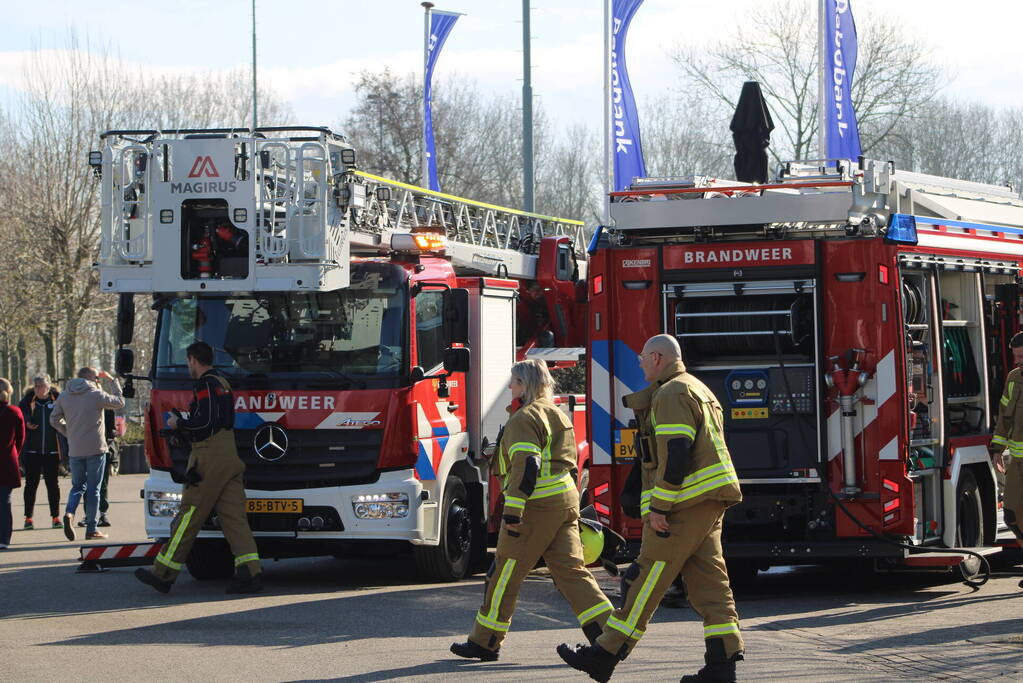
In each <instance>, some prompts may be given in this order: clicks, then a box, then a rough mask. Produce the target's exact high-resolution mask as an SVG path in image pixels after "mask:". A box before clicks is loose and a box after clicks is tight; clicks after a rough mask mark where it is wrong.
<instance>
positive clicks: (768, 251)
mask: <svg viewBox="0 0 1023 683" xmlns="http://www.w3.org/2000/svg"><path fill="white" fill-rule="evenodd" d="M791 259H792V249H789V248H788V247H771V248H755V249H713V250H706V251H687V252H685V255H684V256H683V262H684V263H735V262H737V261H789V260H791Z"/></svg>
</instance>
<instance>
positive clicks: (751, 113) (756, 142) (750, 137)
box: [729, 81, 774, 183]
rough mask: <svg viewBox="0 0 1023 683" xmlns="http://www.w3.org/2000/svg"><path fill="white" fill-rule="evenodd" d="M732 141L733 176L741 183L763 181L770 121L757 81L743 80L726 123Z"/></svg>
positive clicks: (764, 181) (772, 124) (771, 124)
mask: <svg viewBox="0 0 1023 683" xmlns="http://www.w3.org/2000/svg"><path fill="white" fill-rule="evenodd" d="M729 128H730V129H731V131H732V140H733V141H734V143H735V179H736V180H739V181H741V182H744V183H766V182H767V146H768V145H769V144H771V131H772V130H774V121H772V120H771V112H769V111H767V102H765V101H764V95H763V93H761V92H760V84H759V83H757V82H756V81H746V82H745V83H743V84H742V94H741V95H739V103H738V104H737V105H736V106H735V115H734V116H733V117H732V124H731V125H730V126H729Z"/></svg>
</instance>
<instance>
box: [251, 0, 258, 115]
mask: <svg viewBox="0 0 1023 683" xmlns="http://www.w3.org/2000/svg"><path fill="white" fill-rule="evenodd" d="M258 102H259V99H258V96H257V90H256V0H252V131H253V132H255V130H256V128H258V127H259V106H258Z"/></svg>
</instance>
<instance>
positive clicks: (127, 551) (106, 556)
mask: <svg viewBox="0 0 1023 683" xmlns="http://www.w3.org/2000/svg"><path fill="white" fill-rule="evenodd" d="M162 547H163V543H162V542H155V543H119V544H116V545H83V546H81V547H79V548H78V552H79V558H78V559H80V560H81V562H82V564H80V565H79V566H78V572H79V573H88V572H104V571H106V570H107V569H109V568H110V567H141V566H145V565H150V564H153V558H155V557H156V555H157V553H159V552H160V548H162Z"/></svg>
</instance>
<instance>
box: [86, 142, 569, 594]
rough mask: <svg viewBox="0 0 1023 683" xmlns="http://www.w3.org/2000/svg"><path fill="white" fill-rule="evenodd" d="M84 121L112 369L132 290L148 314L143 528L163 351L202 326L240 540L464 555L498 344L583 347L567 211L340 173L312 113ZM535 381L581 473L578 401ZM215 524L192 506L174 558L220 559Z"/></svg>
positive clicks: (315, 548) (341, 153)
mask: <svg viewBox="0 0 1023 683" xmlns="http://www.w3.org/2000/svg"><path fill="white" fill-rule="evenodd" d="M102 140H103V149H102V151H98V152H94V153H93V154H92V156H91V158H90V163H91V164H92V165H93V166H94V168H95V170H96V172H97V173H99V174H100V175H101V177H102V198H103V201H102V212H103V215H102V247H101V255H100V260H99V271H100V279H101V287H102V289H103V290H104V291H107V292H118V293H121V307H120V312H119V316H118V320H119V329H118V337H119V339H118V342H119V345H120V346H121V347H122V350H121V351H119V355H118V372H119V373H121V374H122V375H125V376H128V377H129V378H133V379H136V380H138V379H142V378H138V377H133V376H132V375H131V374H130V373H131V372H132V365H133V355H132V352H131V349H126V348H123V347H124V346H126V345H128V344H130V343H131V342H132V336H133V332H132V329H133V322H132V321H133V314H132V311H133V310H134V308H133V306H134V304H133V294H136V293H145V294H149V295H152V301H153V304H152V305H153V309H154V310H155V311H156V312H157V321H156V330H155V337H154V338H153V339H141V340H139V343H146V344H148V343H152V344H153V362H152V367H151V368H150V370H149V374H148V376H147V377H145V379H147V380H149V381H151V382H152V394H151V401H150V405H149V407H148V414H147V419H146V454H147V457H148V459H149V462H150V464H151V467H152V473H151V475H150V476H149V478H148V479H147V480H146V483H145V489H144V498H145V515H146V530H147V533H148V534H149V535H150V536H151V537H153V538H156V539H160V538H165V537H166V536H167V535H168V532H169V525H170V521H171V519H172V518H173V516H174V514H175V513H176V511H177V507H178V501H179V500H180V485H179V484H178V483H176V482H175V480H174V476H173V475H174V473H175V470H176V469H177V468H179V467H181V466H182V464H183V463H178V462H175V461H174V459H173V457H172V454H171V452H170V450H169V449H168V447H167V444H166V442H165V440H164V439H163V438H161V437H160V436H159V434H158V431H159V429H160V428H161V427H162V426H163V425H164V424H165V422H166V418H167V416H168V415H169V414H170V411H171V410H172V409H175V408H177V409H185V408H186V406H187V405H188V402H189V399H190V392H189V388H190V386H191V381H190V380H189V377H188V373H187V368H186V365H185V355H184V354H185V349H186V347H187V346H188V345H189V344H190V343H192V342H193V341H195V340H202V341H206V342H207V343H209V344H210V345H211V346H213V347H214V350H215V363H214V364H215V366H216V367H217V369H218V370H220V371H221V372H223V373H224V374H225V375H226V376H227V377H228V378H229V380H230V381H231V383H232V386H233V387H234V395H235V415H236V418H235V431H234V433H235V437H236V442H237V446H238V451H239V454H240V456H241V458H242V460H244V461H245V464H246V466H247V471H246V489H247V493H248V497H249V500H248V511H249V513H250V514H249V521H250V524H251V526H252V529H253V532H254V534H255V536H256V539H257V543H258V545H259V549H260V553H261V555H263V556H265V557H275V558H276V557H293V556H311V555H322V554H336V555H341V554H351V553H361V552H368V551H369V550H371V549H373V550H379V549H383V550H385V551H392V552H393V551H394V550H396V549H397V550H405V549H411V551H412V552H413V554H414V556H415V559H416V562H417V564H418V565H419V567H420V568H421V569H422V570H423V572H425V573H426V574H427V575H428V576H431V577H433V578H436V579H442V580H453V579H458V578H461V577H462V576H464V575H465V574H466V572H467V571H468V569H469V566H470V564H471V561H472V559H473V557H474V556H479V555H482V554H483V553H485V550H486V547H487V543H486V542H487V540H488V534H487V531H488V530H489V531H490V532H491V533H493V532H495V531H496V526H495V524H496V521H497V520H498V519H499V517H497V516H495V515H494V510H495V506H497V505H498V504H499V501H498V498H499V496H498V495H497V491H498V490H499V489H498V488H497V487H496V486H495V484H494V482H493V481H492V478H491V476H490V467H489V463H488V457H487V453H488V452H489V451H490V450H492V449H488V448H487V447H488V445H489V444H492V443H494V442H495V440H496V438H497V435H498V431H499V429H500V426H501V425H502V424H503V423H504V422H505V420H506V417H507V414H506V412H505V406H506V405H507V404H508V402H509V400H510V392H509V391H507V388H506V384H507V381H508V369H509V367H510V365H511V364H512V363H513V362H514V361H515V360H516V359H517V358H523V357H525V356H526V355H527V354H528V353H529V352H530V351H531V350H536V352H537V353H540V354H542V355H543V357H545V358H551V359H559V358H562V359H563V357H567V356H571V355H573V354H574V355H578V353H580V352H581V351H582V349H581V348H577V349H575V351H574V352H573V351H571V350H569V351H565V350H564V348H563V347H566V346H573V345H574V346H581V343H580V341H579V340H578V339H575V338H573V330H574V329H575V328H574V327H573V325H572V321H573V320H574V319H575V318H576V316H578V313H577V311H576V308H577V305H576V302H577V300H578V298H579V292H580V291H582V292H584V291H585V289H584V285H582V284H580V283H581V282H583V281H584V279H585V261H584V260H583V259H580V258H578V256H579V254H577V252H576V249H577V245H582V244H584V235H583V234H582V230H583V226H582V224H581V223H580V222H578V221H570V220H563V219H558V218H552V217H548V216H541V215H536V214H527V213H523V212H519V211H515V210H511V209H505V208H501V207H497V206H492V205H488V204H482V203H479V202H473V201H469V200H466V199H462V198H458V197H453V196H450V195H445V194H441V193H438V192H431V191H429V190H425V189H422V188H418V187H414V186H411V185H406V184H403V183H398V182H394V181H390V180H387V179H384V178H380V177H377V176H373V175H370V174H367V173H363V172H360V171H358V170H357V169H356V165H355V162H356V159H355V150H354V149H353V148H352V147H351V146H350V145H349V144H348V143H347V141H346V140H345V139H344V138H343V137H342V136H339V135H336V134H334V133H333V132H331V131H329V130H327V129H323V128H261V129H259V130H257V131H255V132H252V131H248V130H244V129H240V130H177V131H145V130H137V131H112V132H109V133H106V134H104V135H103V137H102ZM556 345H560V347H556ZM555 348H558V349H559V350H555ZM129 381H130V380H129ZM557 400H558V402H559V403H560V404H561V405H563V406H564V408H565V410H567V411H570V412H571V413H572V417H573V419H574V422H575V424H576V433H577V437H578V439H579V457H580V468H579V469H580V471H581V472H582V471H585V469H586V465H588V457H589V455H588V450H587V446H586V440H585V428H586V425H585V421H584V415H585V402H584V401H583V400H582V396H574V395H573V396H560V397H558V399H557ZM218 526H219V520H218V518H217V516H216V514H215V513H214V514H213V515H211V517H210V518H209V519H208V520H206V525H205V527H204V529H203V531H202V532H201V533H200V536H199V539H198V541H197V544H196V546H195V549H194V550H193V551H192V553H191V556H190V557H189V560H188V567H189V570H190V572H191V573H192V574H193V575H194V576H196V577H199V578H206V577H216V576H222V575H227V574H230V572H231V569H232V567H231V557H230V553H229V552H228V549H227V546H226V543H225V542H224V541H223V538H222V534H221V533H220V531H219V530H218Z"/></svg>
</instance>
